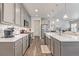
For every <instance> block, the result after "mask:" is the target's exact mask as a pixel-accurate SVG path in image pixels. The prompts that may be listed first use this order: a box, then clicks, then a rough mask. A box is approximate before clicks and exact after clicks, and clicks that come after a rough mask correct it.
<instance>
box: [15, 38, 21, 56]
mask: <svg viewBox="0 0 79 59" xmlns="http://www.w3.org/2000/svg"><path fill="white" fill-rule="evenodd" d="M14 48H15V56H22V39H20V40H18V41H16V42H15V46H14Z"/></svg>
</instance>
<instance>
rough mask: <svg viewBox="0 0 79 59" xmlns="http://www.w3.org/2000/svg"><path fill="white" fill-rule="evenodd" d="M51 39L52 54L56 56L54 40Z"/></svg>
mask: <svg viewBox="0 0 79 59" xmlns="http://www.w3.org/2000/svg"><path fill="white" fill-rule="evenodd" d="M50 39H51V53H52V54H54V38H52V37H51V38H50Z"/></svg>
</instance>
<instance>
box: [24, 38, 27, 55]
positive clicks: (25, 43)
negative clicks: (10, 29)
mask: <svg viewBox="0 0 79 59" xmlns="http://www.w3.org/2000/svg"><path fill="white" fill-rule="evenodd" d="M26 49H27V38H26V37H24V38H23V54H24V53H25V51H26Z"/></svg>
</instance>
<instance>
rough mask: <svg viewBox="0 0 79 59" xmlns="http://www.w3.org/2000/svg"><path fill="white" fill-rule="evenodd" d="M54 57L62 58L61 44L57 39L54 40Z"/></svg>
mask: <svg viewBox="0 0 79 59" xmlns="http://www.w3.org/2000/svg"><path fill="white" fill-rule="evenodd" d="M54 55H55V56H60V42H59V41H57V40H56V39H55V40H54Z"/></svg>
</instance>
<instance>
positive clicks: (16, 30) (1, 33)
mask: <svg viewBox="0 0 79 59" xmlns="http://www.w3.org/2000/svg"><path fill="white" fill-rule="evenodd" d="M8 27H14V32H13V34H20V30H21V29H25V30H27V31H28V28H24V27H19V26H14V25H4V24H0V37H3V36H4V29H6V28H8Z"/></svg>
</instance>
